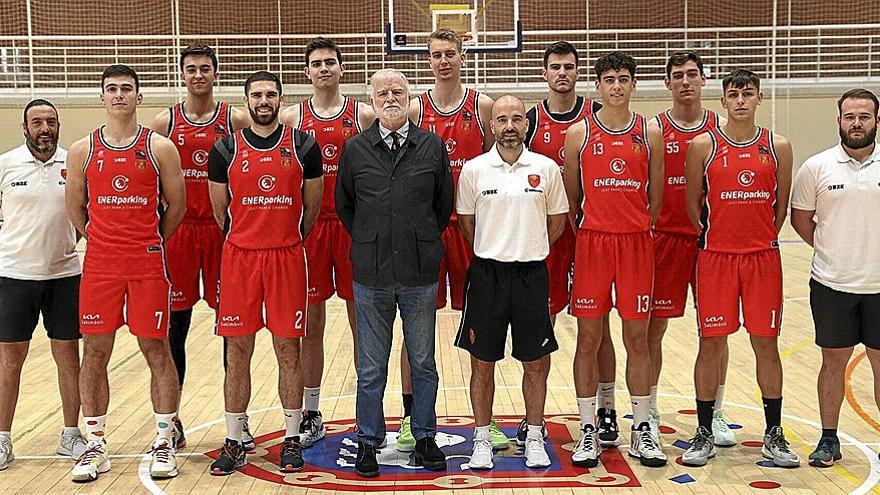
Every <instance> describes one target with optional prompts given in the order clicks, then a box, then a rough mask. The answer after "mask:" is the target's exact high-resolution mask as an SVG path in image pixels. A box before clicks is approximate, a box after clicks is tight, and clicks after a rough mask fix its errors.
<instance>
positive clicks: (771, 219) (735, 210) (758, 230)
mask: <svg viewBox="0 0 880 495" xmlns="http://www.w3.org/2000/svg"><path fill="white" fill-rule="evenodd" d="M709 135H710V137H711V139H712V150H711V152H710V154H709V157H708V159H707V161H706V170H705V172H704V178H703V180H704V183H705V185H706V199H705V203H704V205H703V213H702V233H701V235H700V239H699V247H700V252H699V255H698V257H697V318H698V324H699V327H700V335H701V336H703V337H711V336H718V335H728V334H731V333H733V332H735V331H737V329H738V328H739V325H740V318H739V317H740V313H739V308H740V302H741V303H742V312H743V320H744V323H745V326H746V329H747V330H748V331H749V333H751V334H755V335H763V336H777V335H779V328H780V324H781V322H782V261H781V259H780V256H779V243H778V241H777V235H776V226H775V221H776V212H775V206H776V186H777V185H776V169H777V167H778V160H777V157H776V150H775V149H774V147H773V133H772V132H770V131H769V130H767V129H762V128H760V127H759V128H758V132H757V134H756V136H755V137H754V139H752V140H750V141H749V142H747V143H736V142H733V141H732V140H730V138H728V137H727V136H725V135H724V133H723V132H722V131H721V129H720V128H719V129H715V130H713V131H711V132H710V133H709Z"/></svg>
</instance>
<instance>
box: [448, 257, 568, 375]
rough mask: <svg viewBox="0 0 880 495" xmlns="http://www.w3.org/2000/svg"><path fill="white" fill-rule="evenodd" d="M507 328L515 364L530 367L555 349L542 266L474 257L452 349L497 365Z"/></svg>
mask: <svg viewBox="0 0 880 495" xmlns="http://www.w3.org/2000/svg"><path fill="white" fill-rule="evenodd" d="M508 325H510V329H511V334H512V336H513V357H514V358H515V359H518V360H520V361H534V360H536V359H540V358H542V357H544V356H546V355H547V354H550V353H551V352H553V351H555V350H557V349H559V344H557V343H556V337H555V336H554V335H553V324H552V323H551V322H550V303H549V283H548V279H547V265H546V264H545V263H544V262H543V261H531V262H525V263H519V262H510V263H503V262H500V261H493V260H487V259H483V258H478V257H476V256H474V258H473V260H471V264H470V267H468V271H467V283H466V285H465V293H464V311H463V314H462V316H461V326H459V328H458V335H457V336H456V338H455V345H456V347H460V348H462V349H464V350H466V351H468V352H470V353H471V355H472V356H473V357H475V358H477V359H479V360H481V361H500V360H501V359H504V343H505V341H506V340H507V326H508Z"/></svg>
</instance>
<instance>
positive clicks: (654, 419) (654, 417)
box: [648, 409, 661, 444]
mask: <svg viewBox="0 0 880 495" xmlns="http://www.w3.org/2000/svg"><path fill="white" fill-rule="evenodd" d="M648 424H649V425H650V426H651V434H652V435H654V440H656V441H657V443H658V444H660V443H661V442H660V412H659V411H655V410H654V409H650V410H648Z"/></svg>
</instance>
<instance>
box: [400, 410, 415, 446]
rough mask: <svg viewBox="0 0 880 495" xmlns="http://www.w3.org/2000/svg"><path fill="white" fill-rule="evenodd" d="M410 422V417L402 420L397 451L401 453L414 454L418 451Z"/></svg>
mask: <svg viewBox="0 0 880 495" xmlns="http://www.w3.org/2000/svg"><path fill="white" fill-rule="evenodd" d="M409 420H410V418H409V416H407V417H405V418H403V419H401V420H400V429H399V430H397V450H398V451H399V452H414V451H415V450H416V439H415V438H414V437H413V434H412V430H411V429H410V427H409Z"/></svg>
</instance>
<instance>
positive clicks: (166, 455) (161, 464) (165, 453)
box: [150, 438, 177, 479]
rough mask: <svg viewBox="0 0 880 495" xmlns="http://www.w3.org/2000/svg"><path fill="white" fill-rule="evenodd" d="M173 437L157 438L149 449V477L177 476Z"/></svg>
mask: <svg viewBox="0 0 880 495" xmlns="http://www.w3.org/2000/svg"><path fill="white" fill-rule="evenodd" d="M172 443H174V439H173V438H157V439H156V441H155V442H153V448H152V449H151V450H150V477H151V478H158V479H162V478H173V477H175V476H177V457H176V456H175V454H176V452H175V451H174V446H173V445H172Z"/></svg>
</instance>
